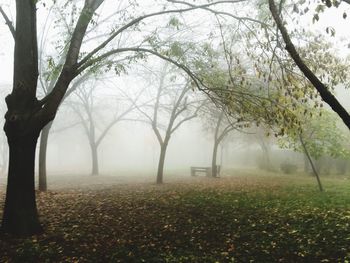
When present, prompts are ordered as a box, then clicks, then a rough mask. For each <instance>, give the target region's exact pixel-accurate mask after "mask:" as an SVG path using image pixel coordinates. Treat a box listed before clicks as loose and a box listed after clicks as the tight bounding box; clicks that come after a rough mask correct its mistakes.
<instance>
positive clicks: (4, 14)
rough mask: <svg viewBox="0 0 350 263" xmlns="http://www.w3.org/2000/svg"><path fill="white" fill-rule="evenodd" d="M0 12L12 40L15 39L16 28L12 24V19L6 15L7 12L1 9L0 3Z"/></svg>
mask: <svg viewBox="0 0 350 263" xmlns="http://www.w3.org/2000/svg"><path fill="white" fill-rule="evenodd" d="M0 13H1V15H2V17H3V18H4V20H5V23H6V25H7V27H8V28H9V30H10V32H11V34H12V37H13V39H14V40H16V30H15V28H14V26H13V23H12V21H11V20H10V19H9V17H8V16H7V14H6V13H5V11H4V10H3V9H2V6H1V5H0Z"/></svg>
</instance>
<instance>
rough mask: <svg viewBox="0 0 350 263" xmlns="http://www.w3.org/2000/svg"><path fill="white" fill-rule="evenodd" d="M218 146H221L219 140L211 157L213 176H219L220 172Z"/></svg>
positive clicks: (215, 143)
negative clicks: (217, 163)
mask: <svg viewBox="0 0 350 263" xmlns="http://www.w3.org/2000/svg"><path fill="white" fill-rule="evenodd" d="M218 146H219V142H218V141H217V140H215V142H214V147H213V156H212V159H211V176H212V177H217V173H218V169H217V165H216V158H217V154H218Z"/></svg>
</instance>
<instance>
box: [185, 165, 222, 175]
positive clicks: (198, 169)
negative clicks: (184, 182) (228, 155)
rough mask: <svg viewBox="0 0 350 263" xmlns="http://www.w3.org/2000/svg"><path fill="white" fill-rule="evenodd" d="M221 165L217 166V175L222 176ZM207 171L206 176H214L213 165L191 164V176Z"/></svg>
mask: <svg viewBox="0 0 350 263" xmlns="http://www.w3.org/2000/svg"><path fill="white" fill-rule="evenodd" d="M220 168H221V166H220V165H217V166H216V169H217V170H216V173H217V174H216V176H217V177H219V176H220ZM197 172H198V173H205V175H206V176H212V170H211V167H199V166H191V176H196V173H197Z"/></svg>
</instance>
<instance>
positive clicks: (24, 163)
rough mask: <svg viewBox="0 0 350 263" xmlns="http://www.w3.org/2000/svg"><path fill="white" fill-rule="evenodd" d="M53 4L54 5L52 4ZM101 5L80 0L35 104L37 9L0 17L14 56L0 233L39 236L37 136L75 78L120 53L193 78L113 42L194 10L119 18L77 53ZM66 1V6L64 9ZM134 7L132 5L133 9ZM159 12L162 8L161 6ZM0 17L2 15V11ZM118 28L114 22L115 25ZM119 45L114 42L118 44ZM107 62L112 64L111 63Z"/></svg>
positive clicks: (27, 4)
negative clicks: (52, 77) (46, 88)
mask: <svg viewBox="0 0 350 263" xmlns="http://www.w3.org/2000/svg"><path fill="white" fill-rule="evenodd" d="M54 2H56V1H54ZM103 2H104V1H103V0H85V1H84V3H83V6H82V7H81V8H80V9H76V11H75V12H74V16H73V19H74V20H73V21H74V23H75V26H74V29H73V30H71V37H70V38H69V41H67V43H65V46H67V53H66V55H65V57H64V63H63V64H62V67H60V69H59V70H58V71H57V76H58V77H57V81H55V84H54V86H53V88H52V90H51V91H50V92H49V93H48V94H47V95H46V96H45V97H43V98H42V99H40V100H38V99H37V86H38V75H39V70H38V61H39V60H38V42H37V25H36V16H37V4H41V3H42V2H41V1H32V0H16V26H13V25H12V22H11V21H7V19H6V18H8V16H6V14H5V13H4V12H1V13H2V16H3V17H4V18H5V20H6V22H7V25H8V27H9V29H10V31H11V33H12V36H13V38H14V39H15V51H14V78H13V79H14V81H13V90H12V92H11V94H10V95H8V96H7V98H6V104H7V108H8V111H7V113H6V115H5V119H6V121H5V127H4V129H5V132H6V136H7V138H8V144H9V149H10V151H9V155H10V157H9V172H8V184H7V191H6V200H5V206H4V213H3V220H2V231H4V232H8V233H13V234H19V235H30V234H34V233H39V232H41V231H42V227H41V225H40V223H39V219H38V213H37V207H36V202H35V191H34V165H35V149H36V144H37V139H38V137H39V134H40V132H41V130H42V129H43V128H44V127H45V125H47V124H48V123H49V122H50V121H52V120H53V119H54V118H55V115H56V113H57V110H58V107H59V105H60V104H61V102H62V100H63V98H64V96H65V94H66V92H67V89H68V87H69V85H70V83H71V82H72V80H74V79H75V78H76V77H77V76H79V75H80V74H82V73H83V72H84V71H86V70H88V69H89V68H91V67H93V66H98V65H99V62H101V61H106V60H107V59H108V58H112V57H113V56H115V55H118V54H119V55H120V54H121V53H125V52H135V53H138V54H141V53H143V54H145V53H147V54H152V55H156V56H158V57H160V58H162V59H166V60H168V61H171V62H172V63H174V64H176V65H177V66H179V67H180V68H182V69H183V70H186V72H187V73H188V74H189V75H190V76H191V77H192V78H193V81H194V82H195V83H198V81H197V80H196V79H195V78H194V76H193V74H190V73H191V72H190V70H187V69H186V67H185V66H182V65H181V63H178V62H176V61H175V60H172V59H171V57H169V56H166V55H163V54H161V52H158V51H157V50H156V49H155V48H154V46H151V47H150V48H148V47H149V46H148V47H147V46H146V45H144V46H142V44H144V43H149V42H147V41H144V39H142V40H141V46H140V45H139V44H136V45H133V46H131V47H130V46H126V47H125V46H124V47H116V45H110V44H113V42H114V44H115V41H113V40H115V39H117V38H119V37H120V36H121V35H122V34H123V33H125V32H127V31H128V30H129V29H131V28H135V27H137V26H138V25H140V22H142V21H143V20H145V19H147V18H150V17H156V16H160V15H164V14H176V13H183V12H187V11H191V10H194V9H198V8H200V7H188V8H182V9H180V8H175V9H167V8H166V7H165V9H162V10H161V11H158V12H154V13H149V14H141V15H138V16H136V17H134V14H132V15H126V16H125V15H119V16H118V17H119V18H122V17H123V18H125V20H123V21H121V23H115V25H120V26H119V27H117V26H115V25H114V26H113V30H112V31H109V33H107V34H106V32H104V35H105V36H106V37H105V39H104V40H103V41H102V42H100V43H99V44H97V46H95V47H94V48H93V49H92V50H90V51H89V50H87V51H86V50H84V49H82V43H83V40H84V38H85V36H86V35H87V34H88V33H89V31H88V27H89V25H91V24H92V23H94V22H95V21H94V18H95V12H96V11H97V9H98V8H99V7H100V6H101V4H102V3H103ZM70 3H71V1H67V2H66V4H70ZM218 3H226V1H217V2H215V3H208V4H205V5H203V6H201V7H204V6H211V5H214V4H218ZM133 5H134V4H133ZM162 7H163V6H162ZM2 11H3V10H2ZM119 22H120V21H119ZM119 40H120V39H119ZM142 56H143V55H142ZM111 61H112V62H113V60H112V59H111Z"/></svg>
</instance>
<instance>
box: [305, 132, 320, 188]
mask: <svg viewBox="0 0 350 263" xmlns="http://www.w3.org/2000/svg"><path fill="white" fill-rule="evenodd" d="M299 139H300V142H301V145H302V146H303V149H304V153H305V154H306V156H307V158H308V159H309V162H310V165H311V168H312V171H313V172H314V174H315V176H316V179H317V184H318V188H319V189H320V192H323V187H322V183H321V179H320V177H319V175H318V172H317V170H316V168H315V166H314V163H313V161H312V159H311V156H310V154H309V151H308V150H307V148H306V145H305V143H304V140H303V137H302V136H301V134H299Z"/></svg>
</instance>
